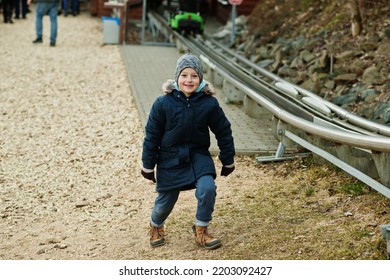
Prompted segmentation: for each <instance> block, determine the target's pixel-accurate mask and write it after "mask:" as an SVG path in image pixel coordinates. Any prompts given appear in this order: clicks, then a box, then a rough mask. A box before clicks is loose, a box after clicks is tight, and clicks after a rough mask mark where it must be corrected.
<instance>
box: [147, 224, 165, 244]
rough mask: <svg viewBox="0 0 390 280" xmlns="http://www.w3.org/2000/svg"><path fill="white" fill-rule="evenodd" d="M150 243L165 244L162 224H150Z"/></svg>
mask: <svg viewBox="0 0 390 280" xmlns="http://www.w3.org/2000/svg"><path fill="white" fill-rule="evenodd" d="M149 234H150V245H151V246H152V247H159V246H162V245H164V244H165V238H164V226H162V227H154V226H152V225H150V231H149Z"/></svg>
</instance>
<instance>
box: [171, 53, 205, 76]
mask: <svg viewBox="0 0 390 280" xmlns="http://www.w3.org/2000/svg"><path fill="white" fill-rule="evenodd" d="M185 68H192V69H194V70H195V72H196V73H197V74H198V76H199V79H200V82H202V80H203V68H202V63H201V62H200V60H199V58H198V57H196V56H195V55H193V54H190V53H186V54H184V55H182V56H181V57H180V58H179V59H178V60H177V63H176V71H175V81H176V82H177V81H178V80H179V76H180V73H181V71H183V69H185Z"/></svg>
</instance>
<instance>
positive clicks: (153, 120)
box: [142, 80, 235, 192]
mask: <svg viewBox="0 0 390 280" xmlns="http://www.w3.org/2000/svg"><path fill="white" fill-rule="evenodd" d="M173 82H174V81H173V80H168V81H167V82H166V83H165V84H164V85H163V91H164V93H165V94H164V95H162V96H159V97H158V98H157V99H156V101H155V102H154V103H153V106H152V108H151V110H150V114H149V118H148V122H147V124H146V127H145V139H144V142H143V151H142V163H143V167H144V168H147V169H154V168H155V166H157V175H156V176H157V177H156V179H157V185H156V190H157V191H158V192H161V191H168V190H172V189H177V188H181V189H189V188H193V187H194V183H195V181H196V180H197V179H198V178H200V177H201V176H204V175H212V176H213V177H214V179H215V178H216V171H215V165H214V161H213V159H212V158H211V155H210V152H209V148H210V133H209V129H210V130H211V131H212V132H213V133H214V134H215V137H216V139H217V144H218V147H219V150H220V153H219V159H220V161H221V163H222V164H223V165H230V164H233V163H234V156H235V150H234V141H233V136H232V130H231V125H230V122H229V121H228V119H227V118H226V116H225V113H224V112H223V110H222V108H221V107H220V106H219V103H218V100H217V99H216V98H215V97H213V96H212V94H214V89H213V87H212V86H211V85H210V84H208V83H207V82H206V86H205V87H204V88H203V89H202V90H201V91H200V92H197V93H194V94H192V95H191V96H190V97H188V98H187V97H186V96H185V95H184V94H183V93H182V92H181V91H178V90H177V89H176V87H175V85H174V84H173Z"/></svg>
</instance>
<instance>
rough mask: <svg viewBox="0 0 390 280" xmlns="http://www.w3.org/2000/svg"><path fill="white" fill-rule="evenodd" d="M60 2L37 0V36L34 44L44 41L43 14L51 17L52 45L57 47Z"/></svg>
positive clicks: (56, 0) (55, 0)
mask: <svg viewBox="0 0 390 280" xmlns="http://www.w3.org/2000/svg"><path fill="white" fill-rule="evenodd" d="M58 9H59V2H58V0H37V6H36V18H35V30H36V34H37V38H36V39H35V40H34V41H33V43H34V44H38V43H42V42H43V39H42V32H43V23H42V21H43V16H45V15H49V17H50V46H51V47H55V45H56V40H57V16H58Z"/></svg>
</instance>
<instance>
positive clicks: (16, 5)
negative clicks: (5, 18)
mask: <svg viewBox="0 0 390 280" xmlns="http://www.w3.org/2000/svg"><path fill="white" fill-rule="evenodd" d="M14 8H15V18H19V17H20V0H14Z"/></svg>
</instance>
